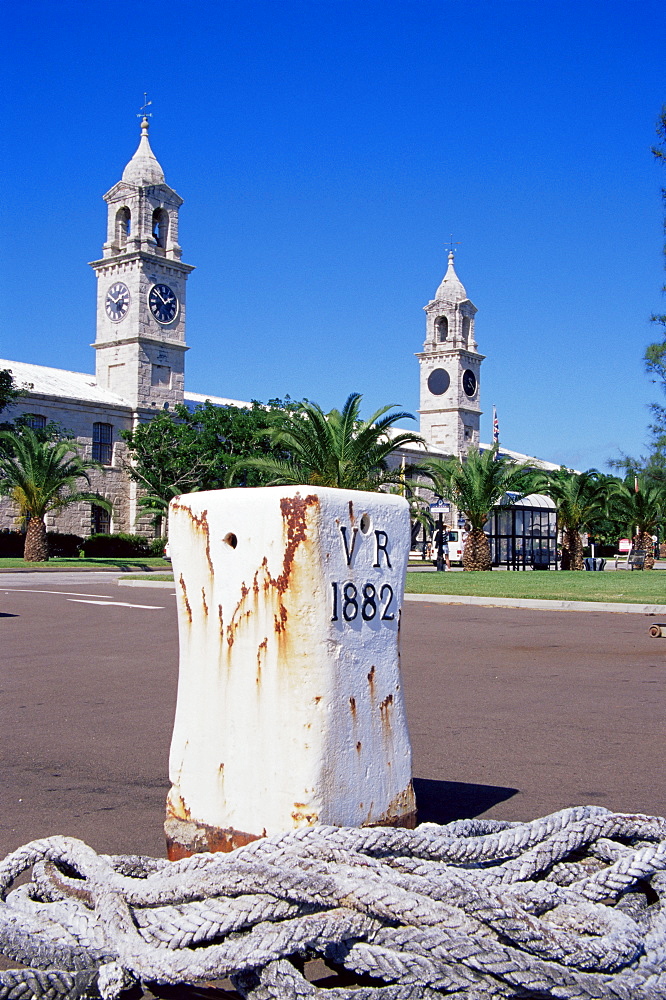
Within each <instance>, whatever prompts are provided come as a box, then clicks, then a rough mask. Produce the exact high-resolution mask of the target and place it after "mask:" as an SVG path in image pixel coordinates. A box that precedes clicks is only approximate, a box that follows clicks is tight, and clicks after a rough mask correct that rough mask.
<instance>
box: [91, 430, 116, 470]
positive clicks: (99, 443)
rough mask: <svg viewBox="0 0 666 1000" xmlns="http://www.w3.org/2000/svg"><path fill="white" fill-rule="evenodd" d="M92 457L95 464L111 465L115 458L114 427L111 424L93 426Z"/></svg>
mask: <svg viewBox="0 0 666 1000" xmlns="http://www.w3.org/2000/svg"><path fill="white" fill-rule="evenodd" d="M92 457H93V462H99V463H100V464H101V465H111V460H112V458H113V426H112V425H111V424H93V438H92Z"/></svg>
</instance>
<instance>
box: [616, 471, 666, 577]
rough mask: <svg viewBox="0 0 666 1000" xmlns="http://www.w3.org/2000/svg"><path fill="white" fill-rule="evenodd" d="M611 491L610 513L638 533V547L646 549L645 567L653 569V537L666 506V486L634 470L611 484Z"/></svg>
mask: <svg viewBox="0 0 666 1000" xmlns="http://www.w3.org/2000/svg"><path fill="white" fill-rule="evenodd" d="M608 492H609V497H608V500H609V514H610V516H611V517H613V519H617V520H618V521H619V522H620V524H621V525H622V527H623V529H625V530H626V531H627V532H628V534H631V535H634V532H635V536H634V541H635V546H636V548H637V549H643V550H644V552H645V569H653V568H654V546H653V544H652V536H653V534H654V533H655V529H656V528H657V527H658V525H659V524H660V523H661V520H662V516H663V514H664V510H665V509H666V491H665V489H664V485H663V484H662V483H656V482H655V481H654V480H651V481H650V480H648V479H646V478H645V477H644V476H634V475H633V473H632V474H630V475H628V476H627V477H626V479H625V480H624V482H619V481H615V482H613V483H610V485H609V491H608Z"/></svg>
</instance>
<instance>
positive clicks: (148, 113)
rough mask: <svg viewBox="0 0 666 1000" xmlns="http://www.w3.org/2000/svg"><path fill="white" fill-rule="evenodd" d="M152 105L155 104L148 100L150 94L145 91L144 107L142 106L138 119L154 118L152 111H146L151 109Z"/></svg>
mask: <svg viewBox="0 0 666 1000" xmlns="http://www.w3.org/2000/svg"><path fill="white" fill-rule="evenodd" d="M152 103H153V102H152V101H149V100H148V94H147V93H146V92H145V91H144V93H143V106H142V108H141V110H140V111H139V113H138V115H137V118H152V117H153V115H152V112H151V111H146V108H149V107H150V106H151V104H152Z"/></svg>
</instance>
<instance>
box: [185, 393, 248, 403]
mask: <svg viewBox="0 0 666 1000" xmlns="http://www.w3.org/2000/svg"><path fill="white" fill-rule="evenodd" d="M184 397H185V402H188V403H212V404H213V406H252V403H248V402H246V401H245V400H244V399H226V398H225V397H224V396H205V395H203V393H201V392H187V391H185V393H184Z"/></svg>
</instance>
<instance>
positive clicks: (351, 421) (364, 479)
mask: <svg viewBox="0 0 666 1000" xmlns="http://www.w3.org/2000/svg"><path fill="white" fill-rule="evenodd" d="M361 398H362V397H361V395H360V394H359V393H352V394H351V395H350V396H349V397H348V398H347V401H346V402H345V405H344V406H343V408H342V410H341V411H340V410H331V411H330V413H324V411H323V410H322V408H321V407H320V406H319V405H318V404H317V403H311V402H308V401H306V402H303V403H299V404H298V407H297V408H296V410H295V411H294V412H292V413H285V414H284V416H283V417H282V418H281V419H280V421H279V422H278V423H277V424H276V425H275V427H273V428H271V429H270V430H269V431H268V434H269V436H270V438H271V440H272V441H273V443H274V444H275V445H279V446H280V447H281V448H282V449H283V450H286V451H287V452H289V455H290V457H289V458H288V459H279V458H274V457H272V456H270V455H265V456H257V457H256V458H248V459H241V460H240V461H239V462H238V463H237V464H236V465H235V466H234V469H233V470H232V475H233V473H234V472H236V471H240V470H242V469H250V468H251V469H256V470H257V471H259V472H261V473H262V474H263V475H264V476H265V477H266V484H267V485H268V486H298V485H301V484H304V485H305V484H307V485H310V486H334V487H338V488H340V489H345V490H378V489H379V488H380V487H381V486H385V485H387V484H389V483H402V482H403V480H404V473H405V470H404V469H401V468H394V469H389V467H388V463H387V458H388V457H389V455H391V454H392V453H393V452H394V451H395V450H396V449H397V448H399V447H400V446H401V445H406V444H422V443H423V439H422V438H421V437H420V436H419V435H418V434H415V433H414V432H412V431H402V432H401V433H398V434H395V433H394V434H390V433H389V431H390V429H391V428H392V427H393V425H394V424H395V423H396V421H398V420H402V419H404V418H407V417H408V418H409V419H411V420H413V419H414V418H413V416H412V414H411V413H403V412H401V411H399V412H397V413H389V412H388V411H389V410H392V409H393V406H392V405H391V406H383V407H381V409H379V410H377V411H376V412H375V413H373V414H372V416H371V417H369V418H368V419H367V420H361V419H360V417H359V409H360V405H361Z"/></svg>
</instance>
